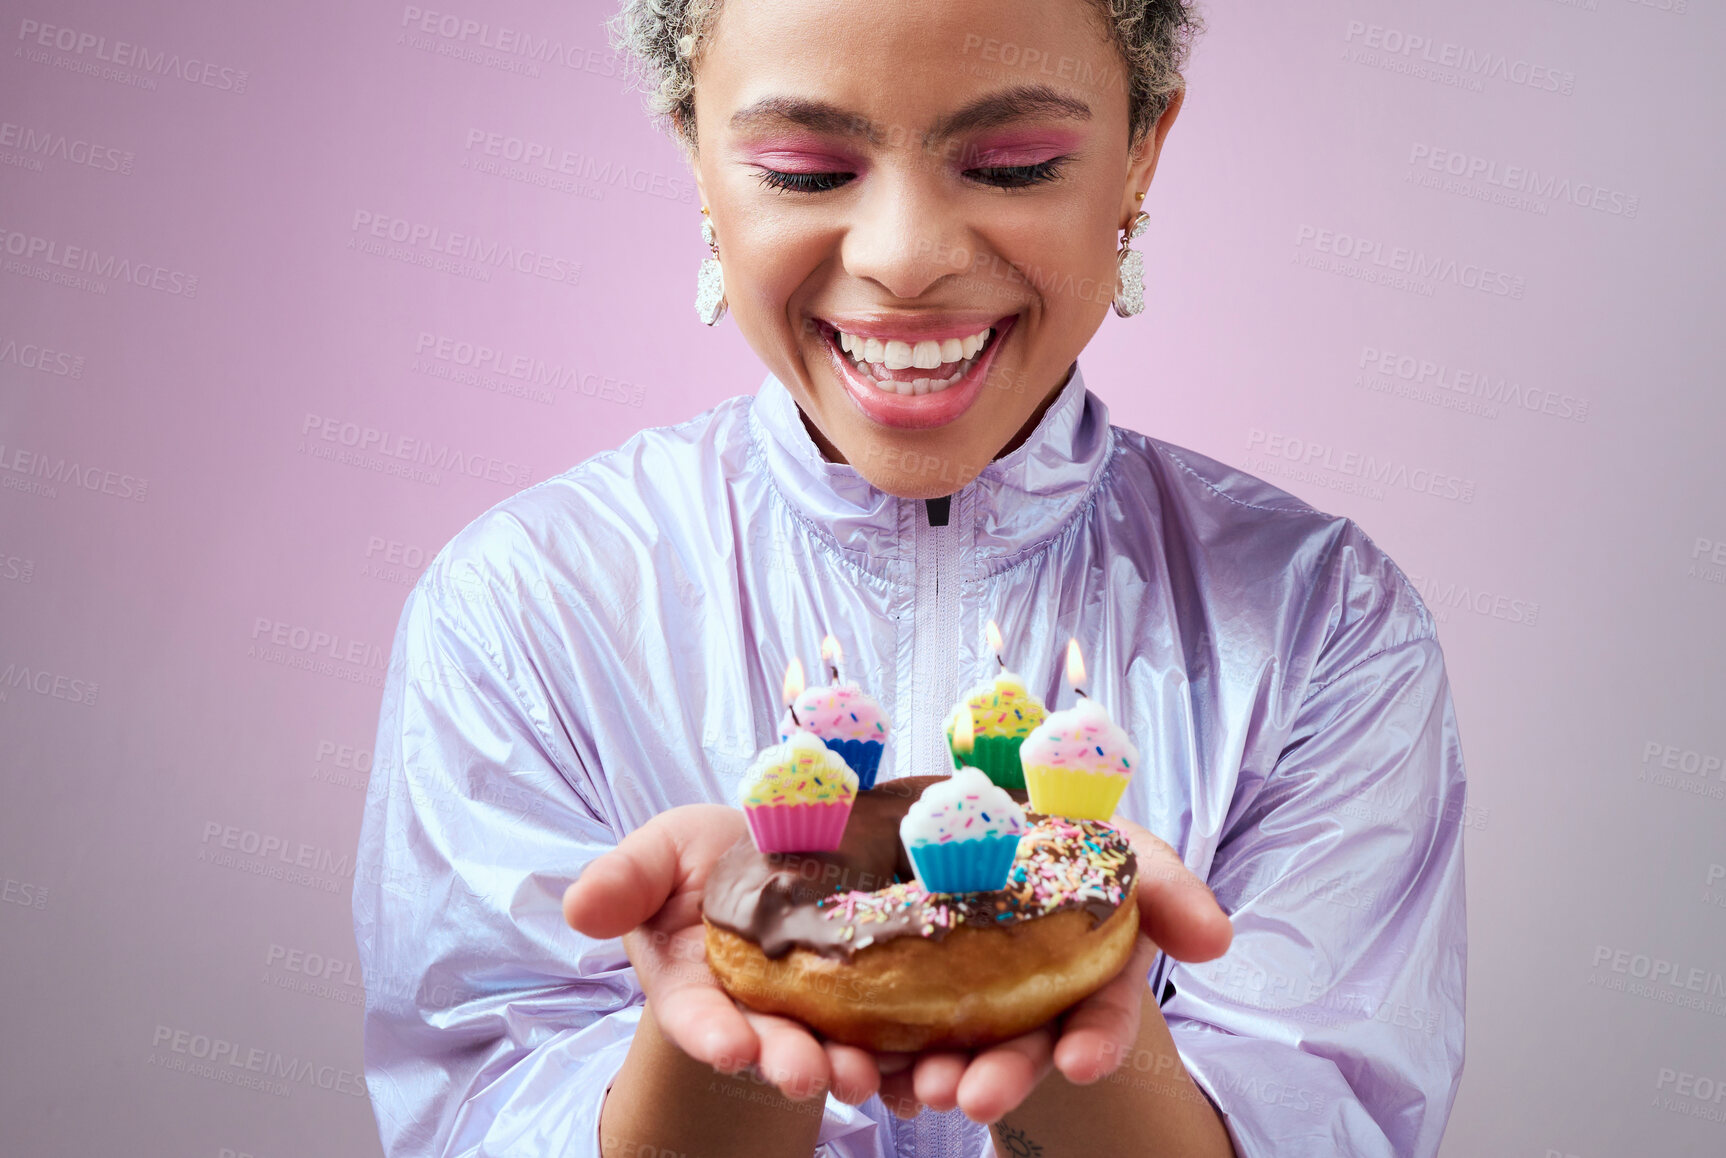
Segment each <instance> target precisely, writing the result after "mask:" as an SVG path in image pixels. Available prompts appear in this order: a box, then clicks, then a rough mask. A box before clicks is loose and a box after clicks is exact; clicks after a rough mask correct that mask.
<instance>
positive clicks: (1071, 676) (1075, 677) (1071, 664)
mask: <svg viewBox="0 0 1726 1158" xmlns="http://www.w3.org/2000/svg"><path fill="white" fill-rule="evenodd" d="M1067 682H1068V683H1070V684H1072V685H1073V689H1074V690H1075V691H1083V690H1084V688H1085V657H1084V656H1083V655H1080V654H1079V641H1078V640H1076V639H1069V640H1068V641H1067Z"/></svg>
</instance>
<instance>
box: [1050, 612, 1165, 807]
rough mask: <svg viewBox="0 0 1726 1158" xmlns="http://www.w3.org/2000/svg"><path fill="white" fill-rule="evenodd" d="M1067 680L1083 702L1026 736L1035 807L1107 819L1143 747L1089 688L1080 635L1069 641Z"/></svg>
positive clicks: (1117, 802) (1131, 774) (1124, 790)
mask: <svg viewBox="0 0 1726 1158" xmlns="http://www.w3.org/2000/svg"><path fill="white" fill-rule="evenodd" d="M1067 680H1068V682H1069V683H1071V684H1072V685H1073V690H1074V691H1075V692H1077V693H1078V697H1079V699H1078V703H1076V704H1074V705H1073V706H1072V707H1071V708H1068V709H1066V710H1065V711H1060V712H1051V713H1050V714H1049V716H1048V718H1047V719H1045V720H1043V722H1042V723H1040V724H1039V725H1037V727H1036V728H1035V729H1034V730H1033V731H1032V732H1031V734H1030V735H1029V736H1027V737H1026V738H1025V743H1024V747H1023V748H1022V750H1021V752H1020V756H1021V758H1022V759H1023V760H1024V765H1025V788H1026V791H1027V793H1028V794H1029V796H1030V802H1031V811H1032V812H1041V813H1045V814H1047V815H1051V816H1065V817H1068V818H1070V819H1073V820H1108V819H1109V817H1111V816H1113V815H1114V813H1115V806H1116V805H1117V804H1119V803H1120V801H1121V795H1122V794H1123V793H1124V792H1126V790H1127V782H1128V781H1129V780H1131V779H1132V776H1133V770H1134V769H1135V768H1136V767H1137V765H1138V762H1139V750H1138V749H1137V748H1135V747H1134V746H1133V742H1132V740H1130V739H1128V738H1127V733H1126V732H1125V731H1123V730H1122V729H1121V728H1120V726H1119V725H1117V724H1116V723H1115V722H1114V721H1113V720H1111V719H1110V718H1109V713H1108V712H1107V711H1105V710H1104V709H1103V706H1102V705H1101V704H1099V703H1097V701H1096V700H1093V699H1091V698H1090V697H1089V696H1087V695H1086V694H1085V692H1084V683H1085V661H1084V657H1083V656H1081V655H1080V654H1079V645H1078V642H1077V641H1076V640H1075V641H1073V642H1070V643H1069V644H1068V645H1067Z"/></svg>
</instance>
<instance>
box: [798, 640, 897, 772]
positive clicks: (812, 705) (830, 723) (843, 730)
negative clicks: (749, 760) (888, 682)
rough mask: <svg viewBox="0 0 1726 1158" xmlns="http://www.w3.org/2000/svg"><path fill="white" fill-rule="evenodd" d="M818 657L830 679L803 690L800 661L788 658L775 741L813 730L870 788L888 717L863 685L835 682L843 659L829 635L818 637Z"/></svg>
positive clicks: (879, 760)
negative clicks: (784, 705)
mask: <svg viewBox="0 0 1726 1158" xmlns="http://www.w3.org/2000/svg"><path fill="white" fill-rule="evenodd" d="M821 658H822V659H823V660H824V661H825V662H826V664H827V673H828V678H829V679H831V680H832V681H833V682H832V683H831V684H829V685H828V686H826V687H814V688H807V689H805V688H804V687H803V665H802V664H801V663H799V662H798V661H797V660H795V659H794V660H792V661H791V662H792V664H793V665H794V666H793V668H792V669H791V670H788V671H787V672H786V676H785V698H786V703H787V704H788V705H789V706H788V708H787V710H786V713H785V716H784V718H783V719H781V720H780V721H779V739H780V740H781V741H784V740H788V739H790V738H791V736H792V734H793V733H795V732H798V731H803V732H809V733H811V734H813V735H814V736H815V737H816V738H817V739H819V740H821V741H822V742H823V743H825V744H826V745H827V746H828V747H829V748H831V749H832V750H833V751H835V752H837V753H838V754H839V756H840V758H841V759H843V760H844V761H845V763H846V764H848V765H849V766H850V767H851V770H852V771H853V772H855V773H857V778H858V783H859V785H860V786H861V788H863V789H869V788H873V787H875V773H876V771H877V770H878V769H879V768H880V766H881V750H882V748H883V747H884V746H885V745H886V742H887V733H888V730H889V724H888V722H887V717H886V715H885V714H884V713H883V712H882V711H881V705H880V704H877V703H876V702H875V701H874V700H873V699H871V698H870V697H869V696H867V695H865V694H864V692H863V689H862V688H860V687H858V686H857V685H856V684H847V683H841V682H840V674H839V665H840V664H842V663H844V662H845V654H844V652H843V651H842V650H841V649H840V647H839V641H838V640H837V639H835V638H834V637H833V636H832V635H831V634H829V635H828V636H827V638H826V639H823V640H822V641H821ZM793 675H795V680H793Z"/></svg>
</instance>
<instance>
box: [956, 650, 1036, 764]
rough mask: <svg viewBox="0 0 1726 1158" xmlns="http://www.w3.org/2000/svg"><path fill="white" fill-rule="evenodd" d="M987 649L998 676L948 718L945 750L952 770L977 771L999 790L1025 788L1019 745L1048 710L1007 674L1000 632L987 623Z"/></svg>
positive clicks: (1015, 677)
mask: <svg viewBox="0 0 1726 1158" xmlns="http://www.w3.org/2000/svg"><path fill="white" fill-rule="evenodd" d="M989 647H990V649H991V650H993V651H994V653H995V662H996V663H997V664H998V665H999V666H1000V668H1001V671H1000V673H999V674H998V675H996V676H995V678H994V679H992V680H985V681H983V682H982V683H980V684H978V685H977V686H976V687H974V688H972V689H971V690H970V691H968V692H966V693H965V695H964V697H963V698H961V699H960V701H959V702H958V703H957V704H955V705H954V706H953V710H952V711H951V712H949V713H948V714H947V721H946V730H947V747H948V750H949V751H951V752H952V753H953V766H954V767H955V768H963V767H965V766H966V765H970V766H971V767H974V768H981V769H982V770H983V771H984V772H985V773H986V774H987V775H988V777H989V779H990V780H992V781H994V782H995V783H996V784H998V785H1000V786H1001V787H1002V788H1019V789H1022V788H1024V787H1025V771H1024V768H1023V767H1022V766H1021V765H1020V763H1019V745H1020V744H1022V743H1024V741H1025V737H1026V736H1028V735H1030V734H1031V730H1032V729H1033V728H1035V727H1036V726H1037V725H1038V724H1041V723H1042V722H1043V718H1044V717H1045V716H1047V715H1048V714H1049V713H1048V709H1047V708H1045V707H1044V706H1043V701H1042V700H1041V699H1039V698H1037V696H1036V695H1035V694H1034V693H1032V692H1031V690H1030V689H1029V688H1027V687H1026V686H1025V681H1024V680H1022V679H1020V678H1019V677H1018V675H1016V674H1015V673H1013V672H1010V671H1008V670H1007V665H1006V663H1005V661H1003V660H1002V659H1001V631H1000V628H998V627H996V626H995V623H994V621H993V620H990V622H989ZM967 713H968V714H969V715H970V724H971V737H970V745H969V748H968V749H967V748H965V747H964V746H963V745H964V740H965V736H964V733H963V731H962V730H961V729H962V724H963V723H964V721H963V716H964V715H965V714H967Z"/></svg>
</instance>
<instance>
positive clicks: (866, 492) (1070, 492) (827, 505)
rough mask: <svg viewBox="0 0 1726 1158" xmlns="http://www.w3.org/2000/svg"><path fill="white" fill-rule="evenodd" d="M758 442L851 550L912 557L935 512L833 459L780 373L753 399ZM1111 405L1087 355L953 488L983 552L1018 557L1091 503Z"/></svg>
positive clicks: (811, 511) (783, 487) (785, 492)
mask: <svg viewBox="0 0 1726 1158" xmlns="http://www.w3.org/2000/svg"><path fill="white" fill-rule="evenodd" d="M751 413H752V423H751V425H752V427H753V429H754V436H755V443H756V446H757V448H758V450H759V452H760V454H761V458H762V460H763V464H764V465H765V467H766V469H767V472H768V474H769V476H770V477H771V479H772V482H773V484H774V486H775V489H777V490H778V492H779V494H780V495H781V497H783V498H784V500H785V502H786V503H787V504H788V505H789V506H790V507H791V508H792V510H793V511H794V512H796V513H797V514H798V515H799V516H800V517H801V518H802V520H803V521H804V522H806V523H807V524H809V525H810V526H811V527H812V528H813V529H814V530H815V531H816V532H817V533H819V534H822V535H824V536H826V537H828V538H830V539H832V540H833V541H834V544H835V545H836V546H837V547H839V548H840V549H841V550H842V551H845V552H846V553H848V554H854V555H861V556H863V557H865V558H867V557H874V558H882V557H903V556H904V555H905V553H906V552H907V551H908V550H909V544H908V543H907V542H905V540H906V539H908V537H909V533H910V532H911V530H913V529H914V528H915V527H916V526H917V525H918V524H919V523H921V522H922V521H923V520H924V519H925V518H926V515H925V513H924V510H925V508H924V504H923V502H922V501H921V500H919V499H901V498H898V497H896V496H894V495H890V494H887V493H886V492H885V491H882V490H879V489H877V488H876V487H874V486H872V485H871V484H870V483H869V482H868V480H866V479H865V478H864V477H863V476H862V475H861V474H859V473H858V472H857V471H856V469H855V468H853V467H851V466H849V465H845V464H842V463H833V462H828V461H827V460H826V459H825V458H824V457H822V454H821V450H820V448H819V447H817V446H816V445H815V442H814V440H813V439H811V438H810V437H809V432H808V430H807V429H806V428H805V427H804V425H803V417H802V414H801V413H800V412H799V411H798V409H797V403H796V401H795V400H794V399H793V398H792V397H791V393H790V391H789V390H787V389H786V388H785V386H784V384H783V383H781V382H780V381H779V380H778V379H777V378H775V377H773V376H772V375H771V374H770V375H768V377H767V380H766V381H765V382H763V383H762V385H761V389H760V390H759V391H758V392H757V393H756V395H755V401H754V404H753V406H752V407H751ZM1114 446H1115V439H1114V433H1113V431H1112V430H1111V428H1110V426H1109V412H1108V407H1106V406H1104V405H1103V402H1102V400H1101V399H1100V398H1098V397H1097V396H1096V395H1094V394H1092V393H1091V392H1090V391H1089V390H1088V389H1086V387H1085V381H1084V375H1083V373H1082V372H1081V371H1080V369H1079V366H1078V364H1077V363H1075V364H1074V366H1073V371H1072V374H1071V375H1070V376H1069V377H1068V379H1067V383H1066V385H1065V386H1063V387H1062V388H1061V392H1060V394H1059V395H1057V396H1056V398H1055V401H1054V402H1053V403H1052V404H1050V406H1049V408H1048V409H1047V410H1046V411H1044V412H1043V417H1042V419H1041V420H1040V421H1039V422H1038V423H1037V426H1036V428H1035V429H1034V430H1032V432H1031V435H1030V437H1029V438H1027V439H1026V440H1025V441H1024V443H1023V444H1022V445H1020V446H1019V447H1018V448H1017V449H1016V450H1014V451H1013V452H1012V453H1011V454H1008V455H1005V456H1003V457H1001V458H998V459H996V460H995V461H994V462H991V463H990V464H989V465H988V466H986V467H984V468H983V471H982V473H981V474H979V475H978V476H977V478H976V479H975V480H973V481H972V482H970V483H969V484H967V485H966V486H965V487H963V488H962V489H960V490H959V491H957V492H955V494H954V496H953V503H952V510H951V514H950V516H949V517H950V519H951V520H952V521H953V522H954V523H955V524H958V525H961V526H962V527H964V529H965V531H966V538H967V539H968V540H969V541H970V542H971V543H972V545H973V547H974V549H975V550H976V552H977V554H978V555H979V556H980V557H981V558H983V559H985V560H986V559H988V558H991V557H994V558H999V559H1003V560H1010V559H1011V558H1012V557H1014V556H1017V555H1020V554H1022V553H1024V552H1026V551H1028V550H1030V549H1032V548H1034V547H1036V546H1038V545H1039V544H1041V543H1043V542H1046V541H1047V540H1049V539H1051V538H1053V537H1054V536H1055V535H1056V534H1057V533H1059V532H1060V530H1061V529H1062V528H1063V527H1064V526H1066V525H1067V523H1068V522H1069V521H1070V520H1071V519H1072V518H1073V517H1074V516H1075V515H1076V514H1078V513H1079V511H1080V509H1081V508H1082V507H1083V506H1084V505H1085V504H1086V503H1088V501H1089V500H1090V497H1091V492H1092V491H1093V489H1094V488H1095V487H1096V486H1097V484H1098V483H1099V482H1100V481H1101V480H1102V477H1103V474H1104V470H1105V467H1106V466H1107V464H1108V462H1109V460H1110V458H1111V457H1112V455H1113V451H1114Z"/></svg>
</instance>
